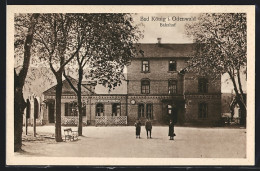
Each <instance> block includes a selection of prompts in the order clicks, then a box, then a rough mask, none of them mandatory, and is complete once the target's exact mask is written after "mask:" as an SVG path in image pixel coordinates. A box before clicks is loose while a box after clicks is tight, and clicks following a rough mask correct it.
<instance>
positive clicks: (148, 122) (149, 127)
mask: <svg viewBox="0 0 260 171" xmlns="http://www.w3.org/2000/svg"><path fill="white" fill-rule="evenodd" d="M145 129H146V134H147V138H148V132H149V133H150V138H152V136H151V134H152V123H151V121H150V119H147V121H146V122H145Z"/></svg>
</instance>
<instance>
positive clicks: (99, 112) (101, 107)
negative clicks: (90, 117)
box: [96, 103, 104, 116]
mask: <svg viewBox="0 0 260 171" xmlns="http://www.w3.org/2000/svg"><path fill="white" fill-rule="evenodd" d="M96 116H104V105H103V104H102V103H98V104H97V105H96Z"/></svg>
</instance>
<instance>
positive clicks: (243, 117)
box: [229, 73, 246, 125]
mask: <svg viewBox="0 0 260 171" xmlns="http://www.w3.org/2000/svg"><path fill="white" fill-rule="evenodd" d="M229 76H230V78H231V81H232V83H233V86H234V90H235V93H236V100H237V103H238V105H239V108H240V112H241V118H240V124H241V125H246V102H245V100H244V99H245V97H243V98H242V96H244V94H240V93H239V92H238V88H237V85H236V81H235V78H234V77H233V75H232V74H231V73H229ZM241 89H242V87H241Z"/></svg>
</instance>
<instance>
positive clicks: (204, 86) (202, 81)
mask: <svg viewBox="0 0 260 171" xmlns="http://www.w3.org/2000/svg"><path fill="white" fill-rule="evenodd" d="M198 83H199V85H198V88H199V93H207V92H208V79H206V78H199V81H198Z"/></svg>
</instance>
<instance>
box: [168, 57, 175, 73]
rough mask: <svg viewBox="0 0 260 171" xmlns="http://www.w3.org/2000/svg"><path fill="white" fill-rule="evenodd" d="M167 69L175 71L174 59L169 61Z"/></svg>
mask: <svg viewBox="0 0 260 171" xmlns="http://www.w3.org/2000/svg"><path fill="white" fill-rule="evenodd" d="M169 71H176V61H174V60H170V61H169Z"/></svg>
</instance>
